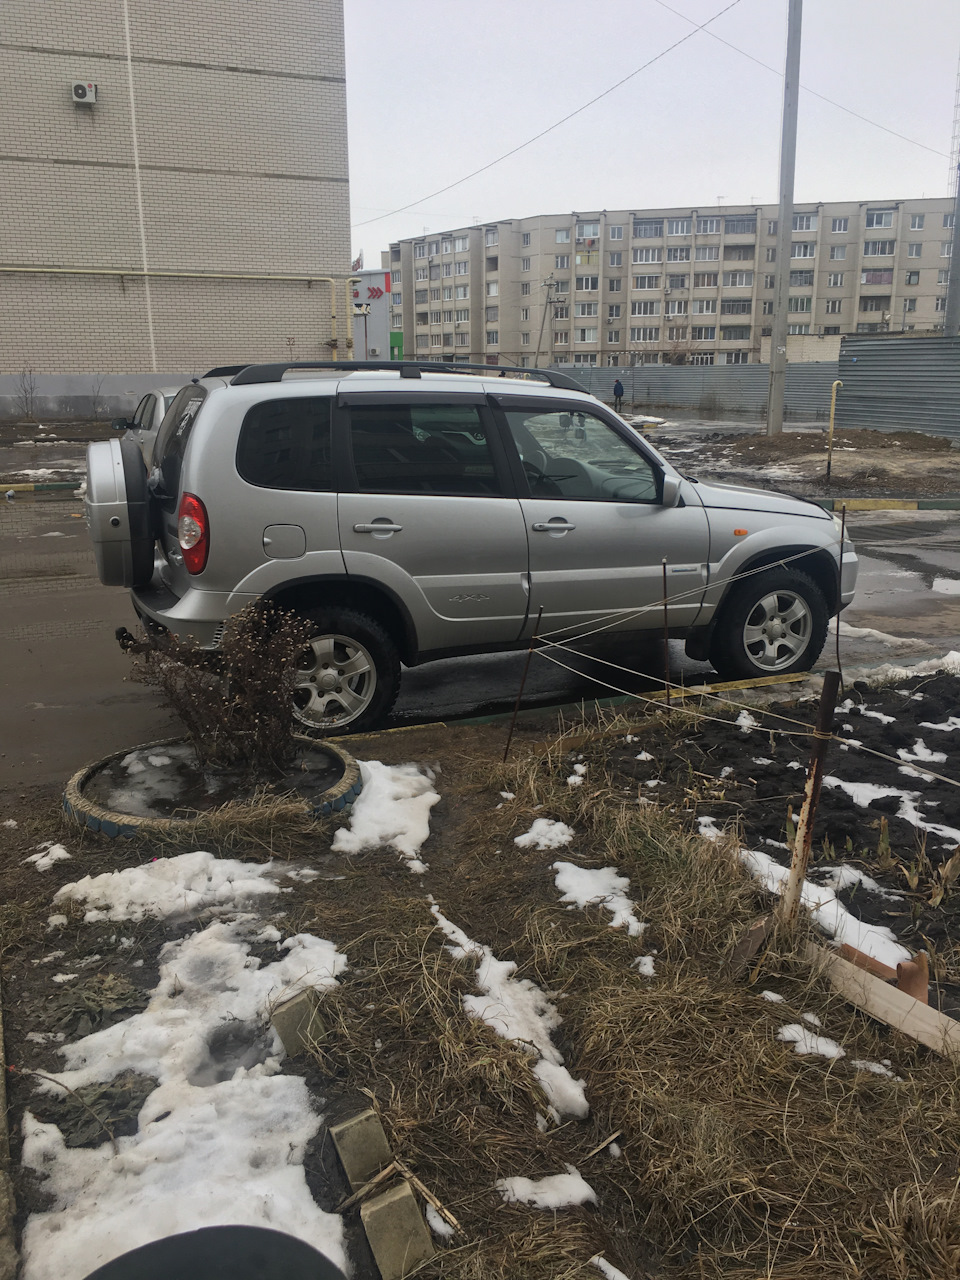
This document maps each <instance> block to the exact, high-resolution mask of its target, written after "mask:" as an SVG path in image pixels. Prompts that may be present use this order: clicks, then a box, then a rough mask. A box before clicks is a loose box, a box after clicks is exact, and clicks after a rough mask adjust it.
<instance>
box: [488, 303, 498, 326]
mask: <svg viewBox="0 0 960 1280" xmlns="http://www.w3.org/2000/svg"><path fill="white" fill-rule="evenodd" d="M485 317H486V321H487V324H496V323H497V322H498V320H499V319H500V308H499V307H487V308H486V312H485Z"/></svg>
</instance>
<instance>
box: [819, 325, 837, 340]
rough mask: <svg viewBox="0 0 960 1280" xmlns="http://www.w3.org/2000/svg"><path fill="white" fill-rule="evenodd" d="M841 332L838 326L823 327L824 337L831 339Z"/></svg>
mask: <svg viewBox="0 0 960 1280" xmlns="http://www.w3.org/2000/svg"><path fill="white" fill-rule="evenodd" d="M839 332H840V326H839V325H838V324H825V325H824V326H823V335H824V337H830V336H831V335H834V334H838V333H839Z"/></svg>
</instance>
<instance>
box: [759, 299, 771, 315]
mask: <svg viewBox="0 0 960 1280" xmlns="http://www.w3.org/2000/svg"><path fill="white" fill-rule="evenodd" d="M760 312H761V315H765V316H772V315H773V303H772V302H769V301H768V302H764V303H762V304H761V307H760Z"/></svg>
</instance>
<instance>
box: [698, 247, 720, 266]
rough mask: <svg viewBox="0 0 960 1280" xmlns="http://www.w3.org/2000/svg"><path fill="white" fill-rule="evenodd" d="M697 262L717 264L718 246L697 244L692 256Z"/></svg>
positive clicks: (718, 257) (718, 256)
mask: <svg viewBox="0 0 960 1280" xmlns="http://www.w3.org/2000/svg"><path fill="white" fill-rule="evenodd" d="M693 256H694V258H695V259H696V261H697V262H718V261H719V259H720V246H719V245H718V244H698V245H697V247H696V249H695V250H694V254H693Z"/></svg>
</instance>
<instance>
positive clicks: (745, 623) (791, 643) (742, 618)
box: [710, 569, 828, 680]
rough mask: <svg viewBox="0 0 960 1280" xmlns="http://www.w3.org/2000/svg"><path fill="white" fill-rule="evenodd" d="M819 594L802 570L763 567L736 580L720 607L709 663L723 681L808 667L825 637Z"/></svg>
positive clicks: (824, 614)
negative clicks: (760, 571)
mask: <svg viewBox="0 0 960 1280" xmlns="http://www.w3.org/2000/svg"><path fill="white" fill-rule="evenodd" d="M827 621H828V615H827V604H826V601H825V600H824V597H823V592H822V591H821V590H820V588H819V587H818V586H817V584H816V583H815V582H814V581H813V579H812V578H809V577H808V576H807V575H806V574H805V573H795V572H788V571H787V570H786V569H767V570H764V571H763V572H762V573H756V574H753V575H751V576H749V577H747V578H745V579H744V580H743V581H742V582H739V583H738V584H737V585H736V586H735V587H734V588H733V589H732V590H731V592H730V595H729V596H728V598H727V600H726V602H725V603H724V605H723V608H722V611H721V614H720V617H719V618H718V620H717V625H716V628H715V630H714V633H713V641H712V643H711V647H710V661H711V663H712V664H713V666H714V667H715V668H716V670H717V672H718V673H719V674H720V675H721V676H723V678H724V679H727V680H739V679H743V678H750V677H751V676H779V675H788V674H790V673H791V672H794V671H809V670H810V668H811V667H812V666H813V664H814V663H815V662H816V660H817V658H819V656H820V651H821V650H822V649H823V645H824V641H825V640H826V638H827Z"/></svg>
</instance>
